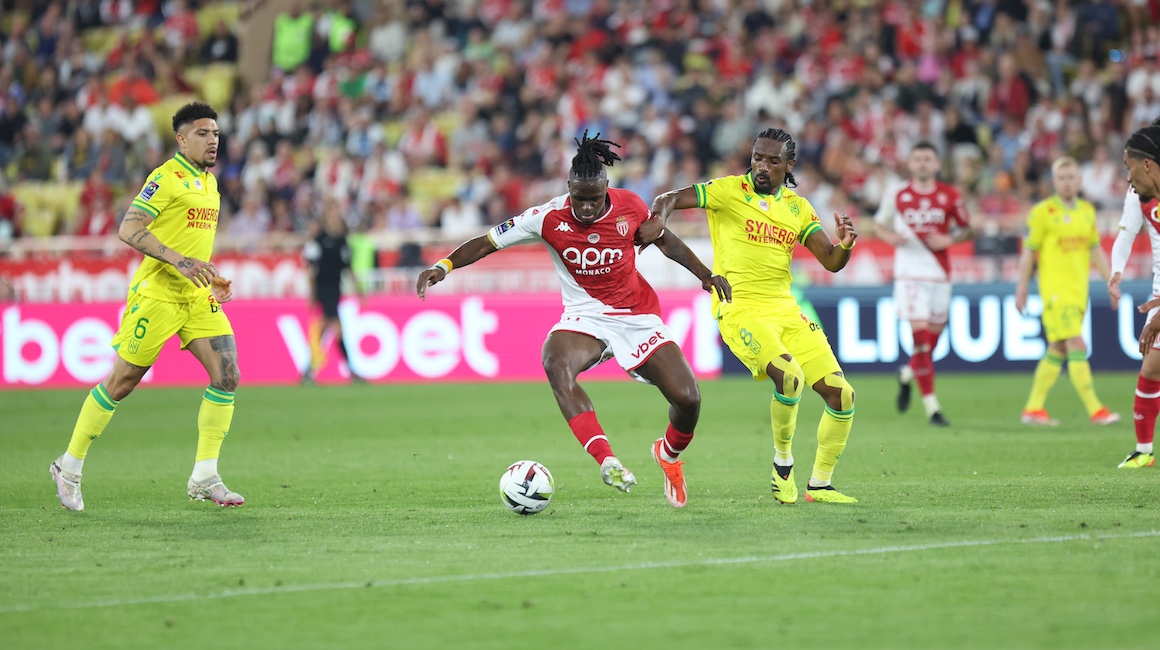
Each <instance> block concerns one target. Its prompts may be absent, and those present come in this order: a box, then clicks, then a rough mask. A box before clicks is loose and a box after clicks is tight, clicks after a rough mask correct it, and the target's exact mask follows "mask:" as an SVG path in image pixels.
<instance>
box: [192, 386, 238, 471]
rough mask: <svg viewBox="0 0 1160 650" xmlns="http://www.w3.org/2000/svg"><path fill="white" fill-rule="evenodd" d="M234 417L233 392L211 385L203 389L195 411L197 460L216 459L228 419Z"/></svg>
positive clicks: (228, 425) (228, 426) (227, 431)
mask: <svg viewBox="0 0 1160 650" xmlns="http://www.w3.org/2000/svg"><path fill="white" fill-rule="evenodd" d="M233 419H234V394H233V393H227V392H225V391H224V390H218V389H216V388H213V387H212V386H211V387H209V388H206V389H205V395H204V396H203V397H202V400H201V409H200V410H199V411H198V412H197V458H196V459H195V460H197V461H203V460H210V459H216V458H217V457H218V454H219V453H220V452H221V448H222V443H223V442H224V441H225V439H226V434H228V433H229V432H230V421H232V420H233Z"/></svg>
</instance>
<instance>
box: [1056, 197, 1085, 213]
mask: <svg viewBox="0 0 1160 650" xmlns="http://www.w3.org/2000/svg"><path fill="white" fill-rule="evenodd" d="M1051 199H1052V200H1053V201H1055V202H1056V203H1058V204H1059V207H1061V208H1063V211H1064V212H1075V209H1076V208H1078V207H1079V197H1078V196H1077V197H1075V207H1071V208H1069V207H1067V203H1065V202H1064V200H1063V197H1062V196H1060V195H1058V194H1052V195H1051Z"/></svg>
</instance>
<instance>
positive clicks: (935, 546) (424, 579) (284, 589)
mask: <svg viewBox="0 0 1160 650" xmlns="http://www.w3.org/2000/svg"><path fill="white" fill-rule="evenodd" d="M1139 537H1160V531H1158V530H1148V531H1142V532H1137V533H1122V534H1111V535H1059V536H1056V537H1033V538H1030V539H1008V540H1001V539H976V540H962V541H958V542H935V543H932V544H912V545H907V546H882V547H878V548H863V549H847V550H843V549H837V550H830V551H807V552H803V553H786V554H783V555H753V556H745V557H726V558H711V559H704V560H673V561H671V562H643V563H639V564H622V565H620V566H604V567H573V568H567V569H539V570H533V571H511V572H508V573H467V574H458V575H446V576H421V577H416V578H397V579H393V580H362V581H351V582H322V583H315V584H304V585H282V586H278V587H249V588H245V589H224V590H222V591H218V592H210V593H205V594H171V595H168V596H150V597H147V598H123V599H120V598H114V599H110V600H93V601H88V602H77V603H62V602H59V601H57V602H54V603H53V604H52V605H51V608H52V609H54V610H62V609H65V610H68V609H94V608H98V607H124V606H129V605H156V604H163V603H180V602H185V601H190V600H215V599H220V598H236V597H239V596H263V595H268V594H285V593H298V592H306V591H338V590H343V589H366V588H382V587H399V586H406V585H432V584H440V583H445V582H476V581H480V580H503V579H509V578H540V577H550V576H561V575H572V574H579V573H608V572H610V571H644V570H648V569H678V568H684V567H694V566H720V565H730V564H759V563H764V562H788V561H791V560H810V559H819V558H830V557H853V556H858V555H889V554H894V553H913V552H916V551H934V550H939V549H946V548H965V547H971V546H997V545H1000V544H1058V543H1061V542H1078V541H1100V540H1113V539H1132V538H1139ZM46 608H47V606H42V605H4V606H0V614H8V613H13V612H35V611H37V610H40V609H46Z"/></svg>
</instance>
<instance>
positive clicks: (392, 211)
mask: <svg viewBox="0 0 1160 650" xmlns="http://www.w3.org/2000/svg"><path fill="white" fill-rule="evenodd" d="M384 217H385V218H384V223H383V226H384V227H385V228H386V230H387V231H389V232H400V233H402V232H410V231H414V230H419V229H421V228H422V227H423V225H424V224H423V217H422V216H421V215H420V214H419V210H418V208H416V207H415V204H414V202H412V201H411V197H410V193H409V192H407V191H406V190H404V191H403V193H402V194H400V195H399V196H398V197H395V198H393V199H391V200H390V201H389V204H388V205H387V210H386V214H385V215H384Z"/></svg>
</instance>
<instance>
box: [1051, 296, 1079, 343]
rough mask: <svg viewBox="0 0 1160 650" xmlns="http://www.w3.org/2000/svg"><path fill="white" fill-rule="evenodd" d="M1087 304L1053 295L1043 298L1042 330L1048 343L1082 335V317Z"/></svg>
mask: <svg viewBox="0 0 1160 650" xmlns="http://www.w3.org/2000/svg"><path fill="white" fill-rule="evenodd" d="M1085 313H1087V304H1086V301H1085V302H1084V303H1079V302H1076V301H1075V300H1074V299H1064V300H1060V299H1058V298H1055V297H1054V296H1052V297H1050V298H1044V300H1043V331H1044V332H1045V333H1046V334H1047V341H1048V342H1049V343H1056V342H1058V341H1066V340H1068V339H1073V338H1076V337H1079V336H1082V335H1083V317H1084V314H1085Z"/></svg>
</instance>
